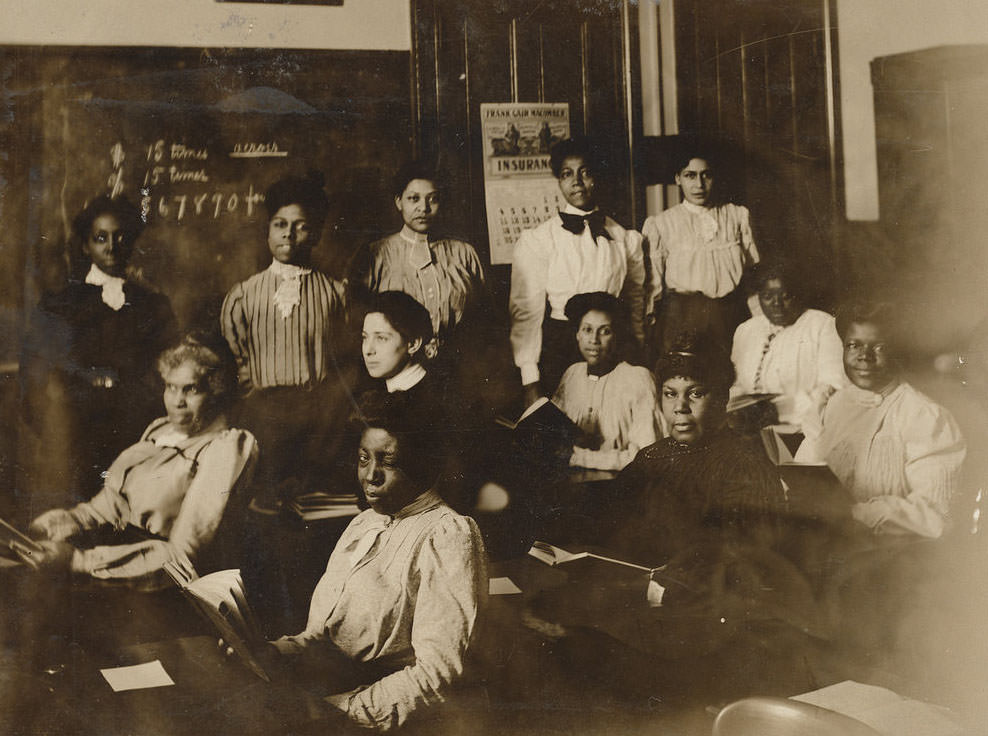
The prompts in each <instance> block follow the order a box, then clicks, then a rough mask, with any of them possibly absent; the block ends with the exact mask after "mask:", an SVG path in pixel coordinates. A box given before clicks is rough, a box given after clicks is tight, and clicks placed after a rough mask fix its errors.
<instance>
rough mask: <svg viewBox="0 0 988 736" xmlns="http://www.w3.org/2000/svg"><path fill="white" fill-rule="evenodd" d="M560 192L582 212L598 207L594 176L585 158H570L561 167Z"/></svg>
mask: <svg viewBox="0 0 988 736" xmlns="http://www.w3.org/2000/svg"><path fill="white" fill-rule="evenodd" d="M559 191H561V192H562V193H563V197H564V198H565V199H566V201H567V202H569V203H570V204H571V205H573V206H574V207H576V208H577V209H581V210H592V209H593V208H594V207H595V206H596V201H597V200H596V199H595V197H594V175H593V172H592V171H590V169H589V168H588V167H587V162H586V161H585V160H584V158H583V156H569V157H568V158H566V159H564V160H563V165H562V166H561V167H559Z"/></svg>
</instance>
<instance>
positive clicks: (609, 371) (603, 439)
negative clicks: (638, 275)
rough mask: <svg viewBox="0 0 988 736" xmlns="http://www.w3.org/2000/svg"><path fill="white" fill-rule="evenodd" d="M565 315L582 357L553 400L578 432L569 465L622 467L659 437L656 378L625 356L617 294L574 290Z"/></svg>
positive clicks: (626, 339) (625, 323) (624, 320)
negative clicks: (629, 361) (573, 331)
mask: <svg viewBox="0 0 988 736" xmlns="http://www.w3.org/2000/svg"><path fill="white" fill-rule="evenodd" d="M566 316H567V317H568V318H569V320H570V323H571V324H572V325H574V326H575V327H576V343H577V347H578V348H579V351H580V355H581V356H583V361H581V362H579V363H574V364H573V365H571V366H570V367H569V368H567V369H566V372H565V373H564V374H563V377H562V380H560V382H559V388H557V389H556V394H555V396H553V399H552V401H553V403H554V404H556V406H558V407H559V408H560V409H562V410H563V411H564V412H565V413H566V415H567V416H568V417H569V418H570V419H572V420H573V423H574V424H576V426H577V427H579V428H580V431H581V432H582V437H581V438H580V440H579V442H578V444H577V445H576V446H575V447H574V448H573V454H572V455H571V456H570V461H569V462H570V465H573V466H576V467H582V468H594V469H598V470H621V469H622V468H624V466H625V465H627V464H628V463H630V462H631V461H632V460H633V459H634V458H635V455H637V454H638V451H639V450H640V449H642V448H643V447H648V446H649V445H651V444H652V443H653V442H655V440H656V438H657V437H661V431H660V429H659V423H658V399H657V394H656V390H655V378H654V377H653V376H652V373H651V372H650V371H649V370H648V369H647V368H642V367H641V366H633V365H629V364H628V363H627V362H625V361H624V360H623V357H624V352H625V351H626V350H627V347H628V345H629V344H630V343H631V341H632V340H633V339H634V338H633V336H632V332H631V326H630V324H629V323H630V320H629V319H628V312H627V309H626V308H625V307H624V305H623V304H622V303H621V301H620V300H618V299H617V297H614V296H611V295H610V294H607V293H606V292H599V291H598V292H595V293H591V294H577V295H576V296H574V297H573V298H572V299H570V300H569V301H568V302H567V303H566Z"/></svg>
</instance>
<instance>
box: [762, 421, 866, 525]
mask: <svg viewBox="0 0 988 736" xmlns="http://www.w3.org/2000/svg"><path fill="white" fill-rule="evenodd" d="M802 440H803V435H802V433H800V432H798V431H797V430H796V429H795V428H794V427H790V426H789V425H784V424H782V425H775V426H771V427H765V428H764V429H763V430H762V444H763V445H764V446H765V453H766V454H767V455H768V458H769V460H771V461H772V462H773V463H775V465H776V466H778V470H779V476H780V477H781V478H782V485H783V487H784V488H785V489H786V494H787V496H788V499H789V513H790V515H791V516H796V517H803V518H806V519H816V520H824V521H834V520H838V519H843V518H846V517H847V516H849V515H850V513H851V504H852V502H853V499H852V498H851V496H850V494H848V492H847V491H846V490H845V489H844V487H843V486H842V485H841V483H840V481H839V480H838V479H837V476H835V475H834V474H833V472H832V471H831V470H830V468H829V467H827V464H826V463H825V462H822V461H821V462H800V461H798V460H796V459H795V455H796V451H797V450H798V449H799V444H800V442H802Z"/></svg>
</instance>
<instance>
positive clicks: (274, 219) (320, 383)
mask: <svg viewBox="0 0 988 736" xmlns="http://www.w3.org/2000/svg"><path fill="white" fill-rule="evenodd" d="M323 184H324V179H323V176H322V174H321V173H319V172H309V173H308V174H307V175H306V176H304V177H295V176H291V177H286V178H284V179H281V180H279V181H277V182H275V183H274V184H273V185H272V186H271V187H270V188H269V189H268V191H267V193H266V194H265V200H264V206H265V208H266V209H267V212H268V227H267V243H268V249H269V250H270V251H271V256H272V260H271V265H270V266H268V267H267V268H266V269H264V270H263V271H261V272H260V273H257V274H255V275H254V276H251V277H250V278H249V279H247V280H246V281H243V282H241V283H239V284H237V285H236V286H234V287H233V288H232V289H231V290H230V292H229V293H228V294H227V295H226V299H225V300H224V301H223V308H222V311H221V315H220V323H221V326H222V330H223V335H224V336H225V337H226V340H227V342H228V343H229V345H230V349H231V350H232V351H233V354H234V356H235V357H236V359H237V364H238V366H239V370H240V382H241V386H242V387H243V388H244V389H245V390H246V392H247V396H246V399H245V402H244V407H243V416H241V417H240V418H239V421H240V423H241V425H242V426H244V427H245V428H247V429H249V430H251V431H252V432H253V433H254V434H255V436H256V437H257V439H258V443H259V445H260V447H261V460H260V464H259V466H258V482H257V487H258V488H259V489H260V491H261V494H262V495H261V496H255V499H254V502H253V508H254V509H255V510H257V511H262V512H274V511H276V510H277V508H278V507H279V506H280V504H281V502H282V501H283V500H286V498H287V497H288V496H291V495H293V494H294V493H296V492H304V491H305V490H306V489H305V485H306V484H307V483H308V479H309V478H312V477H317V475H318V471H317V470H316V464H317V461H319V460H320V459H325V458H327V457H329V456H330V455H331V449H330V448H331V440H332V437H331V436H329V435H328V434H327V433H330V432H332V431H333V430H332V420H333V417H334V416H335V415H336V410H337V409H339V408H340V407H342V406H344V405H345V398H344V396H345V393H346V391H345V390H344V389H345V388H346V386H347V382H348V380H349V378H348V377H347V375H346V370H347V369H348V368H351V367H352V365H351V364H352V362H353V361H351V360H350V359H349V357H348V356H349V354H350V353H351V352H353V351H352V350H351V349H350V347H349V337H348V333H347V314H348V306H347V297H346V287H345V284H344V282H342V281H337V280H336V279H333V278H331V277H329V276H327V275H325V274H323V273H320V272H319V271H316V270H314V269H313V268H312V249H313V248H314V247H315V246H316V245H317V244H318V243H319V238H320V236H321V234H322V228H323V225H324V224H325V222H326V219H327V216H328V212H329V201H328V199H327V197H326V194H325V192H324V191H323ZM340 356H344V358H341V357H340ZM323 482H324V479H323Z"/></svg>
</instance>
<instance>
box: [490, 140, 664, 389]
mask: <svg viewBox="0 0 988 736" xmlns="http://www.w3.org/2000/svg"><path fill="white" fill-rule="evenodd" d="M550 163H551V166H552V173H553V175H554V176H555V177H556V179H558V181H559V190H560V191H561V192H562V194H563V197H564V198H565V199H566V202H567V205H566V208H565V209H564V210H563V211H562V212H560V213H559V214H557V215H555V216H554V217H551V218H549V219H548V220H546V221H545V222H543V223H542V224H541V225H539V226H538V227H535V228H532V229H531V230H526V231H525V232H523V233H522V234H521V237H520V238H519V239H518V242H517V243H516V244H515V251H514V261H513V264H512V266H511V297H510V303H509V306H510V312H511V347H512V350H513V352H514V358H515V365H516V366H518V369H519V370H520V371H521V382H522V386H523V388H524V398H525V404H526V406H530V405H531V404H532V403H533V402H534V401H535V400H536V399H537V398H538V397H539V396H541V395H543V392H544V391H546V390H551V389H552V387H553V386H555V385H556V384H557V383H558V381H559V378H560V377H561V376H562V374H563V371H565V370H566V368H567V367H568V366H569V365H570V363H574V362H576V361H577V360H579V356H578V355H577V354H576V350H575V345H574V343H573V333H572V331H571V328H570V325H569V323H568V321H567V320H566V314H565V309H566V302H567V301H569V299H570V298H571V297H573V296H575V295H576V294H584V293H590V292H594V291H604V292H607V293H608V294H611V295H613V296H619V297H621V299H622V300H623V301H624V302H625V303H626V304H627V306H628V310H629V311H630V313H631V323H632V326H633V329H634V332H635V336H636V337H637V338H638V339H639V341H641V337H642V296H643V288H644V281H645V263H644V255H643V251H642V239H641V236H640V235H639V234H638V233H637V232H634V231H631V230H625V229H624V228H623V227H621V226H620V225H618V224H617V223H616V222H614V220H612V219H611V218H609V217H607V216H606V215H605V214H604V213H603V212H601V211H600V210H599V209H598V208H597V177H598V176H599V174H600V169H601V165H600V160H599V158H598V155H597V152H596V151H595V150H594V148H593V146H592V145H591V144H590V143H589V141H587V140H586V139H582V138H580V139H567V140H564V141H560V142H559V143H557V144H556V145H555V146H554V147H553V149H552V152H551V154H550Z"/></svg>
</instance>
